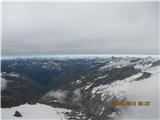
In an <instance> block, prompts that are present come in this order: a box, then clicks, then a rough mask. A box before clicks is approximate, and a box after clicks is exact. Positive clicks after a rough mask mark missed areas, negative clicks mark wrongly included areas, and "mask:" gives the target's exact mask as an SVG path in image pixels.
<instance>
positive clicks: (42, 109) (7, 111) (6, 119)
mask: <svg viewBox="0 0 160 120" xmlns="http://www.w3.org/2000/svg"><path fill="white" fill-rule="evenodd" d="M1 111H2V120H11V119H16V120H17V119H18V120H21V119H30V120H35V119H43V120H47V119H52V120H67V116H65V114H64V113H65V112H71V110H67V109H64V108H54V107H50V106H48V105H44V104H39V103H37V104H35V105H29V104H24V105H20V106H16V107H12V108H3V109H1ZM15 111H18V112H20V114H21V115H22V117H15V116H13V115H14V113H15Z"/></svg>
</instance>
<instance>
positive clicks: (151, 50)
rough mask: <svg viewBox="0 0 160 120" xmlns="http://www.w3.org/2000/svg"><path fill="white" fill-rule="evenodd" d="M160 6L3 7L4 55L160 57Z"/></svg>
mask: <svg viewBox="0 0 160 120" xmlns="http://www.w3.org/2000/svg"><path fill="white" fill-rule="evenodd" d="M158 7H159V6H158V2H106V3H3V11H2V12H3V18H2V19H3V23H2V30H3V33H2V35H3V36H2V54H3V55H25V54H28V55H30V54H32V55H34V54H36V55H37V54H38V55H40V54H158V52H159V49H158V45H159V41H158V17H159V13H158ZM7 49H9V50H10V51H7Z"/></svg>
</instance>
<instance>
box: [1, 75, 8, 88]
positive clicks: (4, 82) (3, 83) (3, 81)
mask: <svg viewBox="0 0 160 120" xmlns="http://www.w3.org/2000/svg"><path fill="white" fill-rule="evenodd" d="M6 87H7V80H6V79H4V78H1V90H4V89H5V88H6Z"/></svg>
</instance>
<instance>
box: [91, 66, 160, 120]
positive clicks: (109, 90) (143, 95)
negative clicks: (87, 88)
mask: <svg viewBox="0 0 160 120" xmlns="http://www.w3.org/2000/svg"><path fill="white" fill-rule="evenodd" d="M142 69H143V70H144V72H149V73H151V77H149V78H146V79H143V80H140V81H134V80H135V79H136V78H139V77H141V76H142V73H138V74H136V75H133V76H131V77H128V78H126V79H124V80H117V81H115V82H113V83H111V84H106V85H100V86H97V87H95V88H94V89H92V96H93V97H94V95H95V94H97V93H98V94H101V99H102V101H103V100H104V99H105V98H106V96H108V95H109V96H110V98H109V99H108V101H111V100H112V97H114V96H116V97H117V98H119V100H121V99H123V98H127V100H128V101H136V102H139V101H144V102H145V101H150V103H151V104H150V106H148V107H137V106H136V107H135V106H134V107H133V106H131V107H127V109H126V108H125V107H120V110H121V115H120V116H119V117H117V114H115V113H114V112H113V114H111V115H109V117H112V118H118V119H117V120H119V119H121V120H128V119H132V120H137V119H150V120H158V118H159V111H158V110H159V97H158V96H159V66H156V67H151V68H148V69H146V68H145V69H144V68H142ZM133 118H134V119H133Z"/></svg>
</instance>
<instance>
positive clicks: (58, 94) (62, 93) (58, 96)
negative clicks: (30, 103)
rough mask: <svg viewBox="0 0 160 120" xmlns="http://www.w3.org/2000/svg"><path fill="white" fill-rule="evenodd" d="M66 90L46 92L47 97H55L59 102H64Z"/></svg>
mask: <svg viewBox="0 0 160 120" xmlns="http://www.w3.org/2000/svg"><path fill="white" fill-rule="evenodd" d="M66 94H67V91H63V90H57V91H54V90H52V91H50V92H48V93H47V94H46V96H47V97H53V98H55V99H57V100H58V101H59V102H64V101H65V98H66Z"/></svg>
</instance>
